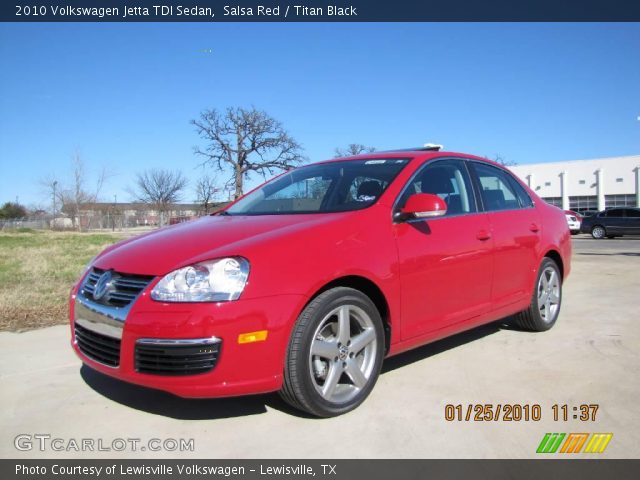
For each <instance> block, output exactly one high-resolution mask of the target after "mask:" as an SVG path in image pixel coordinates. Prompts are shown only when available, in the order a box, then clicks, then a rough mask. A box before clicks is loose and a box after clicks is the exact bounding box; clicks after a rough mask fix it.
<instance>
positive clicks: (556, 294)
mask: <svg viewBox="0 0 640 480" xmlns="http://www.w3.org/2000/svg"><path fill="white" fill-rule="evenodd" d="M559 306H560V278H559V275H558V272H557V270H556V269H555V268H553V267H552V266H547V267H545V269H544V270H543V271H542V275H540V279H539V280H538V309H539V310H540V318H542V320H543V321H544V322H545V323H551V322H553V321H554V320H555V318H556V315H557V314H558V308H559Z"/></svg>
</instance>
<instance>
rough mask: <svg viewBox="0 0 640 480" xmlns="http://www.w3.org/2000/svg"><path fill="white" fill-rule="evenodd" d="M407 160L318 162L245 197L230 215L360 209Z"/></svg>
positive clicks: (228, 210) (374, 198)
mask: <svg viewBox="0 0 640 480" xmlns="http://www.w3.org/2000/svg"><path fill="white" fill-rule="evenodd" d="M407 163H408V159H406V158H375V159H363V160H345V161H336V162H326V163H318V164H315V165H308V166H305V167H300V168H297V169H295V170H292V171H290V172H288V173H285V174H283V175H282V176H280V177H277V178H275V179H273V180H272V181H270V182H267V183H265V184H264V185H262V186H261V187H259V188H257V189H256V190H254V191H253V192H251V193H249V194H247V195H246V196H244V197H242V198H241V199H240V200H238V201H237V202H236V203H234V204H233V205H232V206H230V207H229V208H228V209H227V210H225V214H227V215H276V214H292V213H323V212H345V211H351V210H360V209H363V208H367V207H368V206H370V205H373V204H374V203H375V202H376V201H377V200H378V199H379V198H380V196H381V195H382V194H383V192H384V190H385V189H386V188H387V187H388V186H389V184H390V183H391V182H392V181H393V179H394V178H395V177H396V175H397V174H398V173H400V170H402V169H403V168H404V166H405V165H406V164H407Z"/></svg>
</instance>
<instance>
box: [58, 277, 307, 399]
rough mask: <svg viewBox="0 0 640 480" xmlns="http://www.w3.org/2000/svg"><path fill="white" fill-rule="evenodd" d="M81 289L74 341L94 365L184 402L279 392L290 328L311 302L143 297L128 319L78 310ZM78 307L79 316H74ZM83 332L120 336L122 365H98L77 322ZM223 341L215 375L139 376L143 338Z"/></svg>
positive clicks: (285, 297)
mask: <svg viewBox="0 0 640 480" xmlns="http://www.w3.org/2000/svg"><path fill="white" fill-rule="evenodd" d="M77 295H78V292H77V289H76V290H74V292H73V293H72V296H71V303H70V319H71V336H72V339H71V344H72V347H73V349H74V350H75V352H76V354H77V355H78V356H79V357H80V359H81V360H82V361H83V362H84V363H85V364H86V365H88V366H89V367H91V368H93V369H95V370H97V371H99V372H102V373H104V374H106V375H109V376H111V377H114V378H117V379H120V380H123V381H126V382H130V383H134V384H138V385H143V386H146V387H150V388H155V389H159V390H164V391H167V392H170V393H173V394H175V395H178V396H181V397H225V396H236V395H245V394H257V393H265V392H271V391H276V390H279V389H280V388H281V386H282V372H283V369H284V361H285V355H286V350H287V345H288V341H289V336H290V333H291V329H292V327H293V324H294V323H295V320H296V318H297V316H298V314H299V312H300V311H301V310H302V308H303V307H304V304H305V303H306V299H305V298H304V297H303V296H302V295H277V296H272V297H263V298H255V299H240V300H237V301H232V302H219V303H162V302H155V301H153V300H151V298H150V297H149V295H148V294H147V293H142V294H141V295H140V297H138V299H137V300H136V301H135V303H134V304H133V305H132V306H131V309H130V311H129V312H128V314H127V316H126V319H125V321H124V322H120V323H118V321H117V320H116V319H113V318H106V317H105V318H104V321H103V318H102V317H104V315H102V316H101V315H100V314H98V315H92V316H91V318H90V321H86V320H87V319H85V318H83V317H86V316H88V315H86V309H85V308H84V307H78V308H76V304H77V303H76V302H77V300H78V299H77V298H76V296H77ZM76 310H78V312H79V313H76ZM76 318H78V319H79V321H78V323H79V325H81V327H83V328H87V327H89V328H91V329H92V331H96V332H97V333H99V334H101V335H110V336H113V337H116V336H118V335H120V347H119V348H120V351H119V362H118V363H117V366H112V365H107V364H105V363H102V362H99V361H96V360H95V359H94V358H91V357H89V356H87V355H85V353H83V352H82V351H81V350H80V348H79V346H78V339H77V338H76V333H75V319H76ZM118 328H120V332H119V333H118ZM261 330H266V331H267V332H268V334H267V338H266V339H265V340H264V341H258V342H252V343H239V342H238V336H239V335H240V334H243V333H248V332H255V331H261ZM207 338H216V339H218V340H219V341H220V343H219V351H218V357H217V359H216V362H215V366H214V367H213V369H212V370H210V371H207V372H205V373H197V374H193V375H191V374H189V375H180V376H176V375H162V374H148V373H141V372H140V371H139V370H138V369H137V368H136V361H135V346H136V342H139V341H140V340H142V339H147V340H148V339H165V340H166V339H207Z"/></svg>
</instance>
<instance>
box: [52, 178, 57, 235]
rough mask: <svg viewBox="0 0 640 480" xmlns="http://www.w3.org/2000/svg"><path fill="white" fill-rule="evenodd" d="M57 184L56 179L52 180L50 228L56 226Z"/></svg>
mask: <svg viewBox="0 0 640 480" xmlns="http://www.w3.org/2000/svg"><path fill="white" fill-rule="evenodd" d="M57 186H58V181H57V180H54V181H53V224H52V225H51V227H52V228H55V227H56V187H57Z"/></svg>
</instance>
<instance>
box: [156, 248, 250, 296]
mask: <svg viewBox="0 0 640 480" xmlns="http://www.w3.org/2000/svg"><path fill="white" fill-rule="evenodd" d="M248 276H249V262H248V261H247V260H245V259H244V258H241V257H233V258H221V259H219V260H210V261H207V262H201V263H196V264H195V265H189V266H188V267H184V268H180V269H178V270H174V271H173V272H171V273H169V274H167V275H165V276H164V277H163V279H162V280H160V282H158V284H157V285H156V286H155V287H154V288H153V290H152V291H151V298H153V299H154V300H158V301H161V302H221V301H225V300H237V299H238V297H240V294H241V293H242V290H244V286H245V285H246V283H247V277H248Z"/></svg>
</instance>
